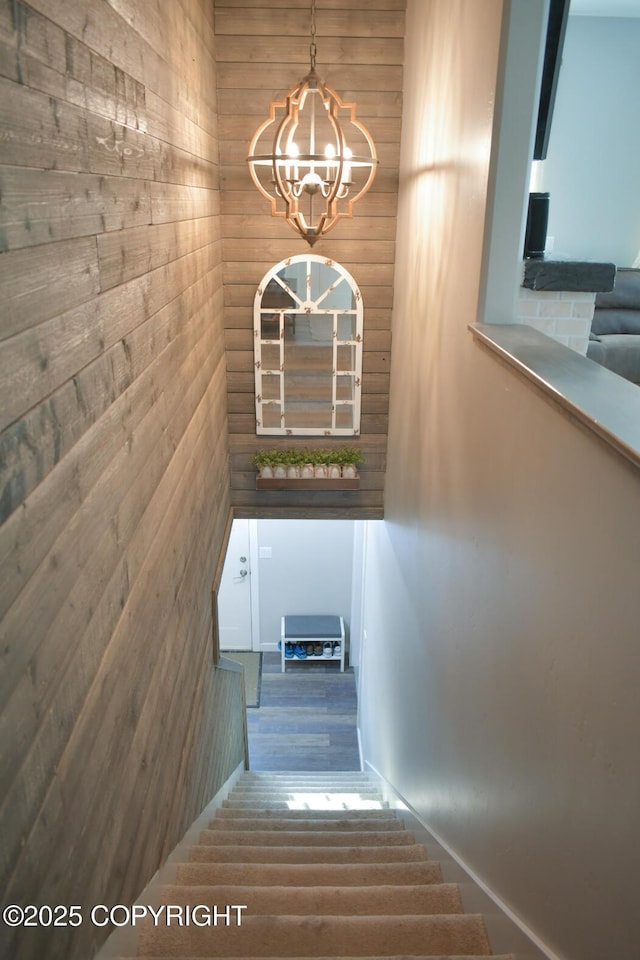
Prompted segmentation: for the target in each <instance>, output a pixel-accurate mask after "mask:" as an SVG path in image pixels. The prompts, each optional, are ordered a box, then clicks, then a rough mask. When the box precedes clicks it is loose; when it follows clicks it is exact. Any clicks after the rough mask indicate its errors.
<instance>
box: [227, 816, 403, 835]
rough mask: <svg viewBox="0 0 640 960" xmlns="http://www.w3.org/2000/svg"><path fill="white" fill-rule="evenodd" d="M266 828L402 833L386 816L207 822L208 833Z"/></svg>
mask: <svg viewBox="0 0 640 960" xmlns="http://www.w3.org/2000/svg"><path fill="white" fill-rule="evenodd" d="M266 827H268V829H269V831H273V832H280V831H284V832H285V833H290V832H292V831H296V830H306V831H314V832H320V833H322V832H326V831H328V832H336V831H339V832H340V833H342V832H347V831H361V832H362V831H364V832H365V833H366V832H370V831H378V832H379V831H381V830H384V831H390V830H391V831H395V832H398V831H402V832H404V831H405V826H404V823H403V822H402V821H401V820H397V819H395V818H394V817H387V818H386V819H384V820H380V819H377V818H376V819H374V820H367V819H363V818H354V819H351V818H349V817H346V816H345V815H344V814H343V816H342V817H341V818H338V819H334V818H329V819H324V818H323V817H309V816H307V817H304V818H302V819H300V818H298V817H272V818H271V819H269V820H268V821H266V820H265V819H264V818H262V817H255V818H253V817H235V818H233V817H220V818H218V817H216V818H214V819H213V820H210V821H209V830H247V831H252V832H253V831H264V830H265V828H266Z"/></svg>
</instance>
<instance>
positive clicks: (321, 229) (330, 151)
mask: <svg viewBox="0 0 640 960" xmlns="http://www.w3.org/2000/svg"><path fill="white" fill-rule="evenodd" d="M315 36H316V25H315V0H312V3H311V45H310V50H309V55H310V69H309V73H308V74H307V75H306V76H305V77H304V78H303V79H302V80H301V81H300V83H298V84H297V85H296V86H295V87H293V89H292V90H290V91H289V93H287V94H286V96H285V97H284V99H282V100H272V101H271V103H270V104H269V117H268V119H267V120H265V121H264V123H262V124H261V125H260V126H259V127H258V129H257V130H256V132H255V134H254V136H253V139H252V140H251V144H250V145H249V156H248V157H247V163H248V164H249V171H250V173H251V178H252V180H253V182H254V183H255V185H256V187H257V188H258V190H259V191H260V193H262V194H263V195H264V196H265V197H266V198H267V200H269V201H270V203H271V216H273V217H284V219H285V221H286V222H287V223H288V224H289V226H290V227H291V228H292V229H293V230H296V231H297V232H298V233H300V234H301V236H303V237H304V239H305V240H306V241H307V243H309V244H310V245H313V244H314V243H315V242H316V240H318V239H319V238H320V237H322V236H324V235H325V234H326V233H328V232H329V230H331V229H333V227H334V226H335V225H336V223H337V222H338V221H339V220H341V219H342V218H343V217H351V216H353V205H354V204H355V203H356V201H357V200H359V199H360V197H362V196H363V195H364V194H365V193H366V192H367V190H368V189H369V187H370V186H371V184H372V182H373V178H374V177H375V173H376V166H377V163H378V158H377V154H376V148H375V144H374V142H373V140H372V138H371V135H370V134H369V132H368V130H367V129H366V127H365V126H364V125H363V124H362V123H360V121H358V120H357V119H356V104H355V103H346V102H344V101H343V100H342V99H341V98H340V96H339V95H338V94H337V93H336V92H335V90H333V89H332V88H331V87H330V86H329V85H328V84H326V83H323V82H322V80H320V78H319V77H318V74H317V73H316V42H315ZM345 129H346V130H347V132H348V136H349V140H348V141H347V135H346V133H345Z"/></svg>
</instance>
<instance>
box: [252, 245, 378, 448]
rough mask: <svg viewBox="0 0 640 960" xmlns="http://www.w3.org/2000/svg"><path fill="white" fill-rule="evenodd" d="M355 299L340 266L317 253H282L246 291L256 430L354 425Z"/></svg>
mask: <svg viewBox="0 0 640 960" xmlns="http://www.w3.org/2000/svg"><path fill="white" fill-rule="evenodd" d="M362 325H363V304H362V296H361V293H360V290H359V288H358V286H357V284H356V282H355V280H354V279H353V277H352V276H351V274H350V273H349V272H348V271H347V270H345V268H344V267H343V266H342V265H341V264H339V263H337V262H336V261H335V260H330V259H328V258H327V257H321V256H318V255H317V254H311V253H306V254H299V255H297V256H294V257H289V258H288V259H287V260H282V261H281V262H280V263H277V264H276V265H275V266H273V267H271V269H270V270H269V271H268V272H267V273H266V274H265V276H264V277H263V279H262V282H261V283H260V285H259V287H258V290H257V291H256V295H255V298H254V359H255V395H256V433H257V434H268V435H273V436H285V435H291V436H357V435H359V433H360V396H361V382H362Z"/></svg>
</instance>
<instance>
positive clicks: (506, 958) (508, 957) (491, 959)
mask: <svg viewBox="0 0 640 960" xmlns="http://www.w3.org/2000/svg"><path fill="white" fill-rule="evenodd" d="M119 960H138V957H119ZM144 960H164V958H161V957H158V956H157V955H156V956H153V957H152V956H151V955H150V954H145V955H144ZM180 960H200V958H197V957H181V958H180ZM217 960H245V958H244V957H242V958H241V957H218V958H217ZM287 960H309V958H308V957H287ZM313 960H336V958H335V957H316V956H314V958H313ZM342 960H351V958H349V957H346V958H344V957H343V958H342ZM358 960H518V958H517V957H516V956H515V954H513V953H501V954H493V953H492V954H490V955H489V954H486V953H483V954H482V955H480V954H478V953H474V954H473V956H471V955H470V954H468V953H466V954H465V955H464V956H460V955H458V956H455V957H453V956H451V954H450V953H448V954H447V956H446V957H443V956H438V957H435V956H434V955H433V954H432V953H430V954H429V956H428V957H427V956H425V955H424V954H420V956H419V957H418V956H416V955H415V954H412V955H411V956H410V957H407V955H406V954H404V955H403V956H398V955H397V954H396V955H394V956H393V957H381V956H380V955H379V954H378V955H376V956H375V957H358Z"/></svg>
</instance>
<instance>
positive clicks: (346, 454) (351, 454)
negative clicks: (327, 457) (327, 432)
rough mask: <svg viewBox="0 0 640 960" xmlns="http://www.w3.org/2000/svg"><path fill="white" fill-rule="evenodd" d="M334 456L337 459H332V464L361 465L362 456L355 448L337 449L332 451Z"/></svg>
mask: <svg viewBox="0 0 640 960" xmlns="http://www.w3.org/2000/svg"><path fill="white" fill-rule="evenodd" d="M334 456H335V457H337V459H334V460H333V461H332V462H333V463H340V464H345V463H352V464H354V466H355V464H356V463H362V460H363V456H362V454H361V453H360V451H359V450H356V449H355V447H338V448H337V450H335V451H334Z"/></svg>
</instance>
